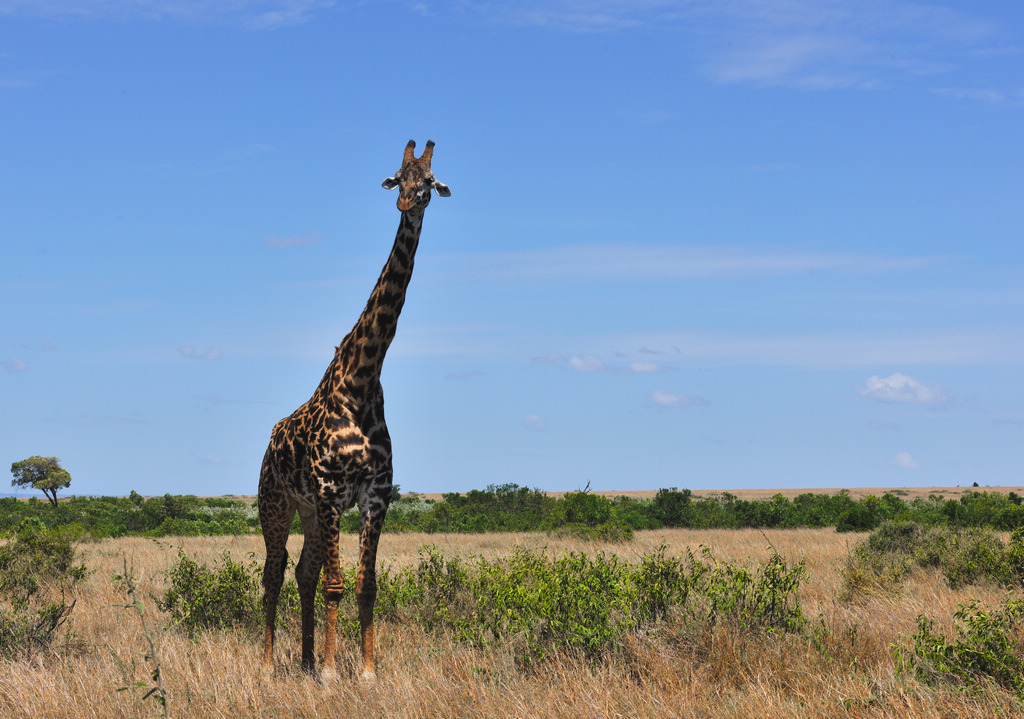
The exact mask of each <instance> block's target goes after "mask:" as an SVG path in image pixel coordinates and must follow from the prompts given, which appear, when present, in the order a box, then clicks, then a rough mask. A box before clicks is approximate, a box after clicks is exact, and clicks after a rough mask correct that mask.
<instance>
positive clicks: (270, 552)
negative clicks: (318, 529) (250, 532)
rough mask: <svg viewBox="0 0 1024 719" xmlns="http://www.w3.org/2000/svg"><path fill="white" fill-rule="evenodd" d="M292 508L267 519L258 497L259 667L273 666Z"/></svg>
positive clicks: (268, 667) (268, 514)
mask: <svg viewBox="0 0 1024 719" xmlns="http://www.w3.org/2000/svg"><path fill="white" fill-rule="evenodd" d="M293 516H295V510H294V508H290V509H289V511H285V512H283V513H278V514H277V515H276V516H274V517H271V516H270V512H269V511H268V509H267V505H266V502H265V501H264V500H263V498H262V497H261V501H260V522H261V524H262V526H263V541H264V544H265V546H266V553H267V558H266V562H265V563H264V565H263V622H264V629H265V634H264V640H263V666H264V668H265V669H272V668H273V666H274V629H275V626H276V624H277V602H278V599H279V598H280V596H281V585H282V584H283V583H284V572H285V568H286V567H287V566H288V531H289V529H290V527H291V523H292V517H293Z"/></svg>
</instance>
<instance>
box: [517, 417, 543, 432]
mask: <svg viewBox="0 0 1024 719" xmlns="http://www.w3.org/2000/svg"><path fill="white" fill-rule="evenodd" d="M523 427H525V428H526V429H528V430H530V431H533V432H542V431H544V430H545V429H547V425H546V424H545V423H544V420H543V419H541V418H540V417H539V416H538V415H535V414H528V415H526V416H525V417H523Z"/></svg>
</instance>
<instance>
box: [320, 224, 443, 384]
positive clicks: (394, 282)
mask: <svg viewBox="0 0 1024 719" xmlns="http://www.w3.org/2000/svg"><path fill="white" fill-rule="evenodd" d="M422 227H423V213H422V212H418V213H413V212H403V213H402V220H401V222H400V223H399V225H398V233H397V234H396V235H395V244H394V247H392V248H391V255H390V256H389V257H388V261H387V262H386V263H385V264H384V269H383V270H381V273H380V277H378V278H377V284H376V286H375V287H374V288H373V292H371V293H370V299H369V300H368V301H367V302H366V308H365V309H363V313H362V314H361V315H360V316H359V320H358V321H357V322H356V324H355V327H353V328H352V331H351V332H349V333H348V334H347V335H346V336H345V339H343V340H342V341H341V345H340V346H339V347H338V351H337V353H336V354H335V357H334V362H332V363H331V368H329V369H328V374H329V375H330V374H333V375H334V378H333V379H334V380H335V384H334V389H335V391H338V390H341V391H343V392H345V393H347V394H353V393H358V390H359V389H360V388H365V387H367V386H369V385H371V384H373V383H374V382H376V381H377V380H379V379H380V371H381V367H382V366H383V364H384V355H385V354H386V353H387V351H388V347H389V346H391V340H393V339H394V338H395V330H396V329H397V327H398V315H399V314H400V313H401V311H402V305H404V304H405V291H406V289H408V287H409V281H410V280H411V279H412V266H413V259H414V258H415V256H416V247H417V246H418V245H419V241H420V230H421V229H422ZM324 379H327V377H325V378H324Z"/></svg>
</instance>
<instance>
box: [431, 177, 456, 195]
mask: <svg viewBox="0 0 1024 719" xmlns="http://www.w3.org/2000/svg"><path fill="white" fill-rule="evenodd" d="M430 184H431V185H433V187H434V192H436V193H437V194H438V195H440V196H441V197H451V196H452V191H451V190H449V189H448V185H446V184H444V183H443V182H438V181H437V180H434V181H433V182H432V183H430Z"/></svg>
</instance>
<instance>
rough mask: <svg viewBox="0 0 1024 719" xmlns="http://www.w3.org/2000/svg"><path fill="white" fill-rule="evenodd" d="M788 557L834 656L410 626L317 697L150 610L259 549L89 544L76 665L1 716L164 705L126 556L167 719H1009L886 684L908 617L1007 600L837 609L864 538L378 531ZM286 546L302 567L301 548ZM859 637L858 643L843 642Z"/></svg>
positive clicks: (31, 675)
mask: <svg viewBox="0 0 1024 719" xmlns="http://www.w3.org/2000/svg"><path fill="white" fill-rule="evenodd" d="M766 537H767V540H770V542H771V544H772V545H773V546H774V547H775V548H776V549H777V550H778V551H779V552H780V553H781V554H782V555H783V556H784V557H786V559H787V560H788V561H790V562H791V563H792V562H796V561H800V560H804V561H806V563H807V570H808V581H807V582H806V583H805V585H804V586H803V588H802V589H801V600H802V602H803V604H804V607H805V610H806V612H807V614H809V615H810V616H811V617H813V618H815V619H817V618H818V617H820V618H821V619H822V620H823V621H824V623H825V624H826V626H828V627H829V628H830V629H831V630H832V632H831V635H830V638H829V639H827V641H826V644H827V645H828V648H829V652H830V655H831V657H826V656H825V655H824V654H822V653H821V652H820V651H818V650H817V649H815V648H814V647H813V646H812V644H811V643H810V642H808V641H807V640H806V639H805V638H802V637H797V636H783V637H779V636H771V635H763V634H745V635H744V634H739V633H737V632H736V631H735V630H731V629H727V628H723V627H718V628H715V629H709V630H707V631H705V632H704V633H703V634H700V635H699V636H695V635H692V634H686V633H685V632H683V631H682V630H680V632H679V634H678V635H672V631H673V630H671V629H669V631H668V633H669V634H670V635H671V636H669V637H667V638H664V637H663V638H659V639H652V638H649V637H636V638H634V639H633V640H631V641H630V642H629V643H628V646H627V649H626V651H625V652H624V653H623V654H622V655H621V656H617V657H615V658H611V659H608V660H607V661H603V662H596V663H595V662H587V661H583V660H579V659H578V658H576V657H573V656H562V657H556V658H555V659H553V660H552V661H550V662H548V663H546V664H544V665H542V666H541V667H539V668H538V669H537V670H536V671H534V672H527V671H524V670H522V669H521V668H517V667H516V665H515V662H514V659H513V657H512V656H510V655H509V654H508V653H506V652H503V651H502V650H501V649H500V648H497V649H490V650H478V649H474V648H471V647H468V646H465V645H463V644H460V643H458V642H457V641H454V640H452V639H450V638H448V637H445V636H439V635H436V634H427V633H425V632H424V631H423V630H421V629H419V628H418V627H415V626H407V625H394V624H386V623H381V624H380V625H379V634H378V637H379V660H378V661H379V663H378V677H377V680H376V682H374V683H372V684H366V683H362V682H360V681H358V680H357V679H356V678H355V676H356V672H355V666H356V662H357V647H356V646H355V643H348V642H344V643H343V644H342V651H341V665H340V667H339V668H340V669H341V671H342V673H343V677H344V679H343V680H342V681H341V682H339V683H337V684H332V685H326V686H325V685H321V684H319V683H318V682H317V681H315V680H313V679H311V678H309V677H307V676H305V675H303V674H302V673H301V672H300V671H299V669H298V664H299V661H298V640H297V637H295V636H294V635H291V634H289V633H288V632H285V633H283V634H282V635H281V637H280V643H279V648H280V652H279V655H278V667H277V671H276V673H275V675H273V676H268V675H265V674H263V673H261V671H260V669H259V662H258V643H259V642H258V638H257V637H255V636H253V635H250V634H248V633H245V632H218V633H211V634H207V635H204V636H203V637H202V638H201V639H200V640H199V641H195V642H193V641H191V640H189V639H187V638H185V637H184V636H182V635H181V634H179V633H178V632H176V631H174V630H169V631H164V630H163V629H162V627H163V625H164V624H166V621H167V617H166V616H164V615H162V614H161V613H160V612H159V611H157V609H156V607H155V602H154V601H153V596H159V595H160V594H161V593H162V591H163V590H164V588H165V587H166V578H165V576H164V574H163V572H164V570H166V569H167V568H169V567H170V566H172V565H173V564H174V563H175V561H176V558H177V548H178V547H179V546H180V547H183V548H184V550H185V551H186V552H187V553H188V554H189V555H190V556H192V557H194V558H196V559H197V560H198V561H200V562H204V563H213V562H214V561H215V560H216V559H217V558H218V557H219V556H220V555H221V553H223V552H225V551H226V552H228V553H230V554H231V556H232V557H234V558H235V559H239V560H244V561H248V559H249V558H250V555H252V556H254V557H255V558H256V559H257V560H260V561H261V560H262V551H263V546H262V541H261V539H260V538H259V537H227V538H184V539H180V540H170V541H168V540H159V541H156V540H148V539H140V538H127V539H116V540H104V541H101V542H98V543H93V544H85V545H83V546H82V547H81V552H82V555H83V558H84V561H85V562H86V564H87V566H88V568H89V570H90V574H89V578H88V579H87V580H86V582H85V583H83V584H82V585H81V587H80V588H79V589H78V590H77V596H76V599H77V600H78V604H77V606H76V607H75V610H74V614H73V615H72V621H73V629H74V632H75V634H76V635H77V637H78V638H79V639H80V640H81V641H82V643H83V644H84V645H85V647H86V650H85V651H84V652H76V651H70V650H69V651H61V650H57V651H53V652H50V653H47V654H46V655H44V656H41V657H37V658H36V659H34V660H32V661H23V662H2V661H0V716H3V717H102V718H104V719H106V718H107V717H148V716H154V715H157V714H158V711H157V709H158V707H157V706H156V705H155V704H154V703H153V702H152V700H148V701H146V702H142V701H140V696H141V693H140V692H138V691H135V690H132V691H127V692H118V691H116V690H117V688H118V687H120V686H124V685H125V684H128V683H130V682H133V681H139V680H142V681H145V680H147V679H148V677H149V671H150V668H149V666H148V664H147V663H146V662H145V661H144V658H143V655H144V653H145V651H146V649H145V639H144V637H143V635H142V633H141V629H140V623H139V620H138V617H137V616H136V615H135V614H134V613H132V612H130V611H128V610H126V609H124V608H123V607H121V606H119V605H123V604H124V603H125V602H126V599H125V596H124V594H123V589H122V588H121V587H119V586H118V585H115V584H112V583H111V578H112V577H114V576H115V575H118V574H120V573H121V572H122V569H123V563H124V561H125V560H126V559H127V561H128V563H129V564H130V565H131V566H132V567H133V568H134V574H135V576H136V577H137V579H138V582H139V586H140V596H141V598H142V599H143V601H144V602H145V604H146V608H147V618H148V620H149V621H150V623H151V624H152V625H153V626H155V627H157V634H158V636H157V650H158V653H159V659H160V664H161V667H162V669H163V676H164V683H165V686H166V688H167V690H168V692H169V698H170V713H171V715H172V716H177V717H279V716H289V717H292V716H294V717H327V716H330V717H367V716H381V717H716V718H717V717H742V718H743V719H751V718H753V717H779V718H782V717H786V718H788V717H815V718H819V717H834V716H847V717H963V716H972V717H975V716H976V717H997V716H998V717H1006V716H1021V715H1022V712H1021V707H1020V705H1019V704H1018V703H1017V701H1016V700H1015V699H1013V698H1012V697H1010V696H1009V695H1007V694H1004V693H1002V692H993V693H989V694H984V695H981V696H970V695H967V694H963V693H960V692H957V691H956V690H955V689H953V688H941V687H940V688H931V687H927V686H923V685H921V684H918V683H917V682H915V681H912V680H902V681H901V680H897V678H896V676H895V667H894V662H893V659H892V653H891V650H890V648H889V645H890V644H891V643H893V642H906V641H907V638H908V637H909V636H910V634H911V633H912V632H913V631H914V630H915V628H916V616H917V615H918V614H920V613H923V612H926V613H928V614H929V615H930V616H932V617H934V618H935V619H936V620H937V626H936V628H937V629H938V630H941V631H946V632H947V633H948V632H950V631H951V615H952V613H953V611H954V610H955V608H956V606H957V604H958V603H959V602H964V601H968V600H970V599H980V600H981V601H983V602H984V603H986V604H989V605H995V604H998V603H999V602H1000V601H1001V600H1002V599H1003V597H1004V596H1005V592H1004V591H1003V590H1000V589H998V588H996V587H992V586H980V587H979V586H974V587H968V588H966V589H963V590H957V591H954V590H951V589H949V588H948V587H947V586H946V585H945V583H944V582H943V581H942V579H941V577H939V576H938V575H937V574H929V573H919V574H915V575H913V576H912V578H911V580H910V583H909V584H907V586H906V588H905V591H904V592H903V593H902V594H901V595H900V596H898V597H893V596H874V597H869V598H867V599H864V600H861V601H859V602H855V603H843V602H841V601H839V600H838V599H837V595H838V593H839V589H840V585H841V577H840V574H839V569H840V568H841V567H842V566H843V563H844V562H845V559H846V557H847V556H848V554H849V551H850V549H851V548H852V546H853V544H854V543H855V542H856V541H858V539H860V538H861V537H858V536H857V535H843V534H836V533H835V532H833V531H832V530H786V531H769V532H766V533H765V534H762V533H761V532H760V531H758V530H738V531H730V530H710V531H690V530H663V531H656V532H639V533H637V535H636V539H635V540H634V541H633V542H631V543H628V544H621V545H601V544H594V543H581V542H579V541H572V540H566V539H555V538H550V537H547V536H546V535H540V534H491V535H469V536H467V535H417V534H387V535H384V537H382V539H381V546H380V557H381V561H382V562H383V563H387V564H392V565H395V566H400V565H407V564H409V563H412V562H415V561H416V560H417V553H418V551H419V550H420V548H421V547H422V546H423V545H424V544H428V543H432V544H435V545H437V546H438V548H439V549H440V550H441V552H442V553H443V554H445V555H446V556H453V555H461V556H464V557H465V556H467V555H475V556H486V557H497V556H501V555H506V554H508V553H509V552H510V551H511V550H512V548H513V547H514V546H516V545H519V546H523V547H527V548H531V549H539V548H542V547H545V548H546V549H547V551H548V552H550V553H552V554H556V555H557V554H562V553H566V552H570V551H585V552H587V553H590V554H593V553H594V552H596V551H606V552H615V553H618V554H620V555H622V556H623V558H627V559H628V558H632V557H636V556H639V555H641V554H643V553H645V552H649V551H650V550H652V549H654V548H656V547H657V546H659V545H661V544H665V545H667V546H668V548H669V552H670V553H677V552H682V551H685V549H686V548H687V547H690V548H692V549H695V550H696V549H697V548H698V547H699V546H700V545H705V546H709V547H711V548H712V550H713V553H714V556H715V557H717V558H719V559H722V560H727V561H737V562H763V561H764V560H765V559H766V558H767V557H768V556H769V553H770V550H769V549H768V541H766ZM293 541H294V545H293V547H291V548H290V550H289V551H290V552H291V553H292V556H293V557H294V556H298V549H299V546H300V544H301V539H300V538H294V540H293ZM342 547H343V550H344V553H343V558H344V561H347V562H350V563H351V562H354V560H355V540H354V538H352V537H343V543H342ZM854 630H855V632H856V634H855V638H854V639H853V640H851V636H852V632H853V631H854Z"/></svg>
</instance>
